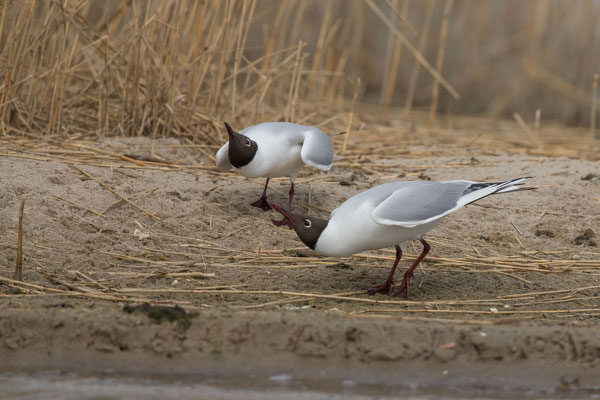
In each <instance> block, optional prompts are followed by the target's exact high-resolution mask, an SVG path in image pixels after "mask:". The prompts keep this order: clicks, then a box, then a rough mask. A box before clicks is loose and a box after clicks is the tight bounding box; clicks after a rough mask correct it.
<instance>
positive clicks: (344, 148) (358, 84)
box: [342, 78, 361, 153]
mask: <svg viewBox="0 0 600 400" xmlns="http://www.w3.org/2000/svg"><path fill="white" fill-rule="evenodd" d="M360 82H361V81H360V78H356V81H355V82H354V97H353V98H352V108H351V109H350V115H349V116H348V125H347V126H346V135H345V136H344V146H343V147H342V153H345V152H346V146H347V145H348V138H349V137H350V130H351V129H352V118H353V117H354V106H355V105H356V99H358V93H359V92H360Z"/></svg>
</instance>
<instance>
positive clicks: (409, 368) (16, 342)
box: [0, 138, 600, 391]
mask: <svg viewBox="0 0 600 400" xmlns="http://www.w3.org/2000/svg"><path fill="white" fill-rule="evenodd" d="M86 145H87V146H93V148H94V149H97V148H102V149H104V150H108V151H110V152H114V153H118V154H122V153H128V154H141V155H148V154H149V151H150V146H151V141H149V140H147V139H143V138H139V139H128V140H125V139H118V140H117V139H111V140H105V141H104V142H102V143H94V144H89V143H87V144H86ZM156 149H157V152H158V153H159V154H160V155H161V156H162V157H164V158H166V159H169V160H173V161H177V162H178V163H182V164H183V163H186V164H187V165H188V167H175V166H165V165H156V164H151V163H146V164H145V165H144V166H138V165H136V164H134V163H131V162H127V161H118V160H116V159H110V157H108V156H107V157H106V158H104V159H101V158H98V160H96V161H94V159H93V157H92V158H90V157H91V156H90V157H88V158H87V159H84V158H81V157H80V156H81V153H77V154H75V151H74V153H72V154H71V153H69V152H68V151H66V150H63V151H58V150H57V151H54V152H52V151H47V150H39V149H38V150H35V149H34V150H35V151H34V150H32V149H25V150H24V149H22V148H19V149H17V148H15V147H11V146H10V145H7V146H6V148H5V149H3V151H2V154H1V155H0V184H1V186H0V276H1V277H3V278H12V276H13V270H14V264H15V258H16V241H17V240H16V237H17V235H16V231H17V221H18V208H19V199H20V198H24V199H25V215H24V222H23V231H24V269H23V282H24V284H21V283H16V282H11V281H10V280H7V279H4V280H3V281H2V282H0V349H1V352H2V353H3V354H7V355H9V357H8V358H9V359H10V360H11V361H10V362H8V363H6V364H4V365H3V368H10V367H11V366H12V367H14V368H16V369H36V368H61V369H66V370H69V369H72V368H77V369H87V370H88V371H94V370H97V369H98V368H109V366H110V368H111V370H122V371H130V372H135V371H137V372H139V371H151V372H153V373H194V372H198V373H207V372H213V373H216V372H215V371H220V372H222V373H223V374H228V373H229V374H236V373H238V374H244V373H247V372H248V369H249V368H250V369H252V370H253V371H254V373H256V374H260V373H262V372H259V371H263V372H264V374H266V375H268V374H272V373H274V371H275V372H276V371H282V370H285V371H288V372H289V373H293V374H295V375H296V376H305V377H310V378H315V377H318V376H324V375H323V374H324V373H325V372H326V373H327V374H329V375H331V376H336V377H348V378H352V379H357V380H359V381H360V380H361V379H362V382H365V383H366V382H369V383H377V382H384V381H385V382H387V383H391V382H394V383H396V384H401V385H409V382H407V381H406V380H405V379H404V378H401V377H399V374H401V376H403V377H412V379H413V382H419V383H422V384H423V385H425V386H427V385H436V384H438V385H442V386H443V385H445V384H447V385H464V386H469V385H472V386H477V387H500V388H505V389H518V388H522V387H523V386H519V385H523V380H524V379H525V377H527V379H528V382H529V385H530V386H525V387H535V388H537V389H539V390H555V391H556V390H562V389H565V388H566V389H582V390H583V389H590V390H593V389H598V384H597V380H596V379H595V378H597V376H598V374H600V336H598V335H597V330H598V328H599V322H600V318H598V317H599V316H600V304H599V299H600V248H599V247H598V243H599V242H600V228H599V227H598V226H599V222H600V207H599V205H600V178H599V177H597V176H600V164H599V163H598V162H595V161H584V160H573V159H568V158H546V157H536V156H531V155H509V154H505V153H501V152H493V151H486V150H485V149H481V148H480V149H464V148H463V149H459V148H454V149H452V151H448V150H447V149H440V148H432V147H411V148H408V149H403V151H404V153H403V154H404V156H402V158H399V156H398V155H395V156H390V155H388V154H387V153H386V151H385V149H384V150H382V151H381V152H380V154H373V155H372V156H370V157H367V158H365V157H363V156H361V155H360V154H359V155H356V154H355V155H353V156H352V157H351V158H349V159H348V160H344V161H341V162H339V163H338V166H334V169H333V170H332V171H331V172H330V173H328V174H325V173H322V172H318V171H316V170H313V169H308V168H307V169H305V170H304V171H303V173H302V175H301V176H300V177H299V179H298V180H297V186H296V199H295V206H296V207H297V208H301V207H302V206H307V204H309V203H310V205H311V212H312V213H315V214H317V215H320V216H325V215H327V213H326V212H325V211H326V210H332V209H334V208H335V207H336V206H337V205H339V204H340V203H341V202H342V201H344V200H345V199H347V198H349V197H350V196H352V195H353V194H355V193H357V192H359V191H361V190H364V189H366V188H368V187H371V186H373V185H376V184H380V183H384V182H389V181H394V180H412V179H431V180H450V179H472V180H482V181H497V180H501V179H508V178H514V177H520V176H533V177H535V178H534V179H532V181H531V183H532V184H533V185H539V186H540V189H538V190H536V191H527V192H520V193H514V194H507V195H501V196H492V197H490V198H486V199H484V200H482V201H480V202H479V204H478V205H471V206H468V207H467V208H465V209H463V210H460V211H458V212H456V213H454V214H452V215H451V216H448V217H446V218H445V221H444V222H443V223H442V224H441V225H440V226H439V227H438V228H436V229H435V230H433V231H432V232H431V233H430V234H429V235H428V236H427V237H426V239H428V240H429V242H430V243H431V245H432V252H431V253H430V256H429V257H428V258H426V260H425V262H424V263H423V265H422V266H421V267H420V268H418V269H417V270H416V273H415V277H414V280H413V282H412V290H411V297H410V299H409V300H408V301H404V300H403V299H398V298H393V299H390V298H388V297H385V296H375V297H373V296H367V295H365V294H364V293H363V292H362V288H363V287H366V286H373V285H376V284H380V283H382V282H383V280H385V277H386V276H387V272H388V269H389V268H390V267H391V264H392V261H393V249H387V250H384V251H377V252H368V253H365V254H361V255H357V256H354V257H353V258H350V259H341V260H340V259H332V258H323V257H318V256H316V255H315V254H314V253H313V252H312V251H311V250H310V249H308V248H305V247H303V245H302V243H301V242H300V241H299V240H298V239H297V237H296V235H295V233H294V232H292V231H289V230H287V229H281V228H279V229H278V228H275V227H274V226H272V225H271V224H270V222H269V218H273V217H278V215H276V213H275V212H263V211H261V210H259V209H256V208H252V207H249V206H248V203H250V202H252V201H254V200H255V199H256V198H258V196H259V194H260V192H261V186H262V184H263V181H262V180H252V181H250V180H247V179H245V178H242V177H239V176H236V175H233V174H222V173H217V172H216V171H214V170H213V169H212V161H211V160H210V159H209V158H208V157H207V156H205V155H203V153H202V152H199V151H198V149H195V148H191V147H189V146H182V145H180V142H178V141H176V140H162V141H159V142H158V143H157V144H156ZM78 151H82V150H81V149H79V150H78ZM86 151H87V150H86ZM204 152H208V153H212V152H214V149H212V148H208V149H205V150H204ZM89 153H90V154H91V155H94V154H95V155H97V156H99V157H101V155H100V154H99V153H98V152H96V151H90V152H89ZM78 157H79V158H78ZM68 160H71V161H75V165H76V166H77V167H78V168H81V169H82V170H84V171H85V172H87V173H88V174H90V175H91V176H93V177H95V178H96V179H98V180H100V181H102V182H103V183H105V184H106V185H107V186H109V187H110V188H112V189H114V190H115V191H116V192H118V193H119V194H121V195H122V196H125V197H127V198H128V199H129V200H130V201H131V202H133V203H134V204H135V205H137V206H138V207H139V208H141V209H143V210H145V211H146V212H147V213H149V214H152V215H153V216H154V217H152V216H150V215H148V214H146V213H144V212H142V211H141V210H140V209H138V208H136V207H134V206H133V205H131V204H128V203H126V202H119V203H117V201H118V200H119V198H118V197H116V196H115V194H113V193H111V192H110V191H109V190H107V189H105V188H104V187H102V186H100V185H99V183H98V182H97V181H95V180H93V179H91V178H90V177H88V176H85V175H84V174H82V172H81V171H79V170H78V169H76V168H74V167H72V166H70V165H68V164H67V163H66V162H65V161H68ZM93 164H95V165H93ZM590 174H592V175H590ZM593 174H596V175H597V176H596V175H593ZM583 178H586V179H583ZM588 178H589V179H588ZM287 190H288V185H287V182H286V181H285V180H284V179H281V180H275V181H274V182H273V183H272V184H271V187H270V189H269V197H270V200H275V201H278V202H285V199H286V198H287V197H286V196H287ZM315 207H316V208H315ZM90 210H92V211H90ZM93 211H95V213H94V212H93ZM98 214H102V215H101V216H100V215H98ZM419 252H420V247H419V245H418V242H417V243H415V244H412V243H408V244H406V246H405V258H404V260H403V261H402V262H401V264H400V269H399V272H400V273H403V270H404V269H406V268H407V267H408V266H409V265H410V262H411V261H412V260H413V259H414V258H415V256H416V254H418V253H419ZM28 285H29V286H28ZM311 295H317V297H311ZM145 302H148V303H151V304H153V306H146V307H141V306H140V304H143V303H145ZM174 305H178V306H180V307H181V308H172V307H173V306H174ZM160 307H168V308H160ZM409 361H410V362H409ZM478 363H479V364H478ZM474 365H475V366H476V365H481V366H485V370H486V371H489V372H488V373H484V372H483V370H482V368H481V367H473V366H474ZM532 365H536V366H538V367H536V368H532V367H531V366H532ZM540 365H544V368H543V369H542V370H543V372H544V373H543V374H542V373H541V372H540V371H541V370H540V369H539V368H540V367H539V366H540ZM316 366H318V367H316ZM474 370H476V371H478V374H473V373H472V372H473V371H474ZM290 371H291V372H290ZM323 371H325V372H323ZM390 371H395V372H390ZM426 371H433V372H431V373H425V372H426ZM444 371H445V372H444ZM448 371H450V372H448ZM497 371H500V372H497ZM319 374H321V375H319ZM474 376H481V379H475V380H473V377H474ZM361 377H362V378H361ZM340 379H341V378H340ZM503 379H504V380H503ZM507 382H512V383H507ZM511 385H512V386H511Z"/></svg>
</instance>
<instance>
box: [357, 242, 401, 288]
mask: <svg viewBox="0 0 600 400" xmlns="http://www.w3.org/2000/svg"><path fill="white" fill-rule="evenodd" d="M401 258H402V249H401V248H400V245H396V260H394V266H393V267H392V270H391V271H390V273H389V275H388V277H387V279H386V280H385V282H384V283H383V285H381V286H375V287H370V288H365V290H366V291H367V293H368V294H375V293H381V294H390V293H391V292H392V285H393V284H394V272H396V267H397V266H398V263H399V262H400V259H401Z"/></svg>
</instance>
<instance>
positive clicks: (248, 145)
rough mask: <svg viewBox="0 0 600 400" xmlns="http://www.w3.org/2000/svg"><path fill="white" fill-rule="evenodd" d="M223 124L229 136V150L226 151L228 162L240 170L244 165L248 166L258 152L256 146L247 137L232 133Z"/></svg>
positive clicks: (227, 125)
mask: <svg viewBox="0 0 600 400" xmlns="http://www.w3.org/2000/svg"><path fill="white" fill-rule="evenodd" d="M224 124H225V128H226V129H227V133H228V134H229V149H228V151H227V155H228V156H229V162H230V163H231V165H233V166H234V167H236V168H242V167H243V166H244V165H248V164H250V161H252V160H253V159H254V155H255V154H256V151H257V150H258V145H257V144H256V142H255V141H254V140H252V139H250V138H249V137H248V136H246V135H242V134H241V133H238V132H236V131H234V130H233V128H232V127H231V126H230V125H229V124H228V123H227V122H225V123H224Z"/></svg>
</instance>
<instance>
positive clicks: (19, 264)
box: [14, 199, 25, 281]
mask: <svg viewBox="0 0 600 400" xmlns="http://www.w3.org/2000/svg"><path fill="white" fill-rule="evenodd" d="M24 208H25V199H21V206H20V207H19V225H18V233H17V261H16V265H15V273H14V279H16V280H19V281H22V280H23V209H24Z"/></svg>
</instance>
